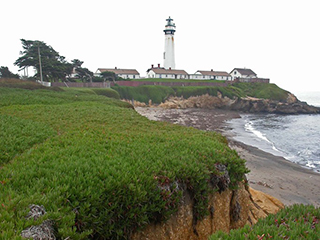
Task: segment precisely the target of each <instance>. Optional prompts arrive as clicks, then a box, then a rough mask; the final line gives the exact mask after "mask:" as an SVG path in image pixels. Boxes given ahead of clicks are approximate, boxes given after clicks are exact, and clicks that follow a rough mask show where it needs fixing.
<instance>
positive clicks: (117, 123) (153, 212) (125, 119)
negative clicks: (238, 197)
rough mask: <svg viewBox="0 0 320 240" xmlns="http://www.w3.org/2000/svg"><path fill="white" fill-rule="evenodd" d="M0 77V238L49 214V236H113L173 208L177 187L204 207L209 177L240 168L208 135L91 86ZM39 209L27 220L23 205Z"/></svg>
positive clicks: (233, 176)
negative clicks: (41, 211)
mask: <svg viewBox="0 0 320 240" xmlns="http://www.w3.org/2000/svg"><path fill="white" fill-rule="evenodd" d="M12 85H13V86H14V87H15V88H11V87H10V84H9V86H8V84H7V83H6V86H2V87H1V82H0V129H1V132H0V136H1V140H0V141H1V147H0V151H1V157H0V193H1V194H0V226H1V230H0V238H1V239H21V232H22V231H23V230H24V229H27V228H29V227H31V226H35V225H40V224H41V223H43V222H44V221H46V220H52V221H53V222H54V223H55V225H54V228H55V230H56V236H57V238H62V239H66V238H70V239H90V238H91V239H121V238H127V237H128V236H130V233H131V232H132V231H136V230H138V229H141V228H143V227H144V226H145V225H146V224H148V223H149V222H159V221H164V220H166V219H168V218H169V217H170V215H171V214H172V213H174V212H175V211H176V210H177V207H178V205H179V201H180V199H181V196H182V193H183V191H189V192H190V193H191V194H192V196H193V197H194V199H195V202H196V204H195V206H194V214H195V218H196V219H200V218H202V217H203V216H204V215H206V214H208V212H207V200H208V199H207V197H208V194H209V193H210V192H212V191H214V189H212V188H210V187H209V185H210V178H212V176H214V175H219V171H218V170H217V165H219V166H221V165H225V166H226V168H227V170H228V173H229V176H230V185H229V187H230V188H236V187H237V183H238V182H239V181H242V180H243V177H244V174H245V173H246V172H247V171H248V170H247V169H246V167H245V162H244V160H242V159H240V158H239V156H238V155H237V153H236V152H235V151H233V150H231V149H229V148H228V144H227V141H226V140H225V138H224V137H222V136H221V135H219V134H217V133H214V132H204V131H199V130H196V129H193V128H186V127H181V126H176V125H172V124H168V123H162V122H154V121H149V120H147V119H146V118H145V117H142V116H140V115H139V114H137V113H136V112H135V111H134V109H132V107H131V105H129V104H127V103H124V102H121V101H119V100H115V99H111V98H107V97H105V96H101V95H97V93H95V92H94V91H91V90H86V91H83V90H77V89H66V90H60V89H53V90H51V89H50V88H49V89H43V88H39V89H37V87H35V86H32V87H31V88H29V89H26V88H28V87H25V86H26V84H25V83H24V84H22V85H19V83H17V82H16V83H15V82H14V81H13V83H12ZM32 204H36V205H39V206H44V208H45V211H46V214H45V215H43V216H41V217H39V218H38V219H36V220H34V219H27V218H26V216H27V215H28V211H29V206H30V205H32Z"/></svg>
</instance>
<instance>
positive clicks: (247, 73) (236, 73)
mask: <svg viewBox="0 0 320 240" xmlns="http://www.w3.org/2000/svg"><path fill="white" fill-rule="evenodd" d="M230 75H231V76H232V78H233V79H236V78H257V74H256V73H255V72H254V71H252V70H251V69H249V68H234V69H233V70H232V71H231V72H230Z"/></svg>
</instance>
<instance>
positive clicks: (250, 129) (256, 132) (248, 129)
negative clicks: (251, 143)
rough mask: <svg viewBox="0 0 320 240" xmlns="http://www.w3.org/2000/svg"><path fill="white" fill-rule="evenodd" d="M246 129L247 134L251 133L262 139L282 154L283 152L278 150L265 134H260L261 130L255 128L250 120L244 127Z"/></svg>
mask: <svg viewBox="0 0 320 240" xmlns="http://www.w3.org/2000/svg"><path fill="white" fill-rule="evenodd" d="M244 129H245V131H246V132H250V133H253V134H254V135H255V136H256V137H258V138H259V139H262V140H263V141H265V142H267V143H268V144H270V145H271V147H272V149H273V150H275V151H277V152H279V153H282V151H280V150H279V149H277V148H276V146H275V145H274V143H273V142H271V141H270V140H269V139H268V138H267V137H266V136H265V134H263V133H262V132H260V131H259V130H257V129H255V128H254V127H253V122H252V121H250V120H247V122H246V123H245V125H244Z"/></svg>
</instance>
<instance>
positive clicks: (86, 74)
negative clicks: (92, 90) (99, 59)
mask: <svg viewBox="0 0 320 240" xmlns="http://www.w3.org/2000/svg"><path fill="white" fill-rule="evenodd" d="M75 71H76V74H77V77H79V78H80V79H81V80H82V81H83V82H88V81H89V82H92V78H93V72H91V71H90V70H89V69H88V68H76V69H75Z"/></svg>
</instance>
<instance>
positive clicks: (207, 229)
mask: <svg viewBox="0 0 320 240" xmlns="http://www.w3.org/2000/svg"><path fill="white" fill-rule="evenodd" d="M193 204H194V202H193V200H192V198H191V196H190V194H188V193H185V194H184V196H183V200H182V202H181V204H180V207H179V210H178V212H177V213H175V214H174V215H173V216H172V217H171V218H170V219H169V220H168V221H166V222H164V223H157V224H150V225H148V226H147V227H146V228H145V229H144V230H143V231H140V232H137V233H134V234H133V236H132V239H134V240H138V239H149V240H153V239H154V240H156V239H157V240H165V239H166V240H167V239H175V240H185V239H190V240H193V239H194V240H202V239H208V237H209V236H210V235H211V234H213V233H214V232H216V231H217V230H223V231H230V230H231V229H236V228H241V227H243V226H244V225H245V224H250V225H252V224H255V223H256V222H257V221H258V219H259V218H264V217H266V216H267V215H268V214H270V213H276V212H278V211H279V210H280V209H282V208H283V207H284V205H283V204H282V203H281V202H280V201H279V200H277V199H275V198H273V197H271V196H269V195H267V194H264V193H262V192H259V191H256V190H253V189H251V188H249V187H248V186H247V185H246V184H245V183H240V184H239V188H238V189H237V190H229V189H227V190H225V191H222V192H221V193H219V192H216V193H214V194H211V195H210V197H209V205H208V210H209V212H210V214H209V215H208V216H206V217H205V218H204V219H202V220H200V221H195V219H194V214H193Z"/></svg>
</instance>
